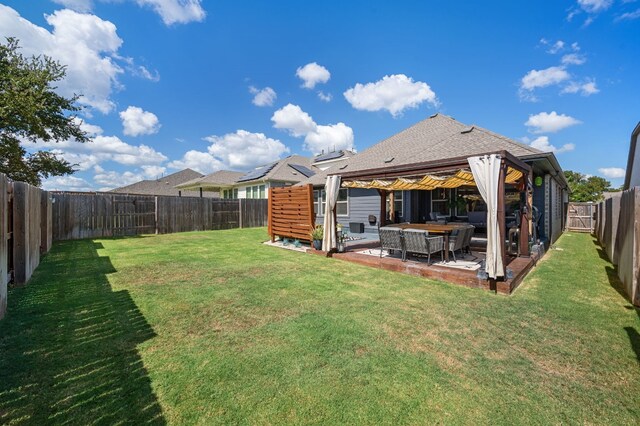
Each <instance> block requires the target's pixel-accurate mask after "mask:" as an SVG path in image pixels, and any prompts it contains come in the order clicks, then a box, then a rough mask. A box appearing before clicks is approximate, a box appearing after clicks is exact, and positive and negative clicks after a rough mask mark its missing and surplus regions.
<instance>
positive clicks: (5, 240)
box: [0, 173, 9, 320]
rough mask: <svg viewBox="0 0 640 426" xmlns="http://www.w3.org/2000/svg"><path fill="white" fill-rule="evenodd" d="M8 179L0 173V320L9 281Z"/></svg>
mask: <svg viewBox="0 0 640 426" xmlns="http://www.w3.org/2000/svg"><path fill="white" fill-rule="evenodd" d="M8 184H9V182H8V180H7V177H6V176H5V175H4V174H2V173H0V320H1V319H2V318H3V317H4V315H5V313H6V311H7V284H8V282H9V259H8V256H9V235H8V227H7V221H8V219H9V214H8V213H9V212H8V209H9V200H8V191H9V188H8Z"/></svg>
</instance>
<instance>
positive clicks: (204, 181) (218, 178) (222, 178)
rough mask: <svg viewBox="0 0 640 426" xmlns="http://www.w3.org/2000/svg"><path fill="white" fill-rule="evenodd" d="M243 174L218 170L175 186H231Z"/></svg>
mask: <svg viewBox="0 0 640 426" xmlns="http://www.w3.org/2000/svg"><path fill="white" fill-rule="evenodd" d="M242 175H244V173H243V172H233V171H231V170H218V171H217V172H213V173H210V174H208V175H206V176H204V177H199V178H197V179H192V180H189V181H187V182H184V183H182V184H180V185H177V187H178V188H189V187H192V188H199V187H202V188H219V187H228V186H233V184H235V182H236V180H238V179H239V178H240V177H241V176H242Z"/></svg>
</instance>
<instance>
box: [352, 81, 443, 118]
mask: <svg viewBox="0 0 640 426" xmlns="http://www.w3.org/2000/svg"><path fill="white" fill-rule="evenodd" d="M344 97H345V98H346V99H347V101H348V102H349V103H350V104H351V106H353V107H354V108H355V109H358V110H364V111H380V110H383V109H386V110H387V111H389V112H390V113H391V115H393V116H394V117H396V116H398V115H399V114H401V113H402V112H403V111H404V110H405V109H408V108H417V107H418V106H419V105H420V104H421V103H423V102H428V103H430V104H431V105H433V106H437V105H438V99H437V97H436V94H435V93H434V92H433V90H431V87H429V85H428V84H427V83H424V82H421V81H413V79H412V78H410V77H407V76H406V75H404V74H395V75H385V76H384V77H383V78H382V79H381V80H378V81H376V82H375V83H367V84H360V83H357V84H356V85H355V86H354V87H352V88H350V89H348V90H347V91H346V92H344Z"/></svg>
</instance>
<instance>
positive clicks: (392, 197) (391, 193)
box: [385, 191, 396, 223]
mask: <svg viewBox="0 0 640 426" xmlns="http://www.w3.org/2000/svg"><path fill="white" fill-rule="evenodd" d="M385 199H386V197H385ZM395 201H396V196H395V193H394V191H389V220H390V221H391V222H394V223H395V221H396V207H395Z"/></svg>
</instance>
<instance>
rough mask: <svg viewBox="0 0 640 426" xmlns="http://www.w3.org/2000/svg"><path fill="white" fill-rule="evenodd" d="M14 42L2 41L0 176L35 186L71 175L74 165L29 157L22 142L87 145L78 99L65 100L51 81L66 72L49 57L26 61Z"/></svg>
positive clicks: (49, 156)
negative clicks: (45, 180) (51, 179)
mask: <svg viewBox="0 0 640 426" xmlns="http://www.w3.org/2000/svg"><path fill="white" fill-rule="evenodd" d="M19 49H20V47H19V44H18V41H17V40H16V39H14V38H7V43H6V44H2V43H0V173H4V174H6V175H7V176H9V177H10V178H11V179H14V180H19V181H23V182H27V183H30V184H32V185H36V186H39V185H40V183H41V181H42V179H43V178H48V177H49V176H62V175H67V174H71V173H73V172H74V169H73V165H72V164H70V163H69V162H67V161H66V160H64V159H62V158H59V157H58V156H56V155H55V154H54V153H52V152H49V151H37V152H33V153H28V152H27V150H26V149H25V148H24V147H23V146H22V145H21V144H20V142H21V141H25V140H27V141H31V142H36V141H44V142H60V141H64V140H67V139H75V140H76V141H78V142H87V141H88V140H89V137H88V136H87V134H86V133H85V132H84V131H83V130H82V129H81V128H80V122H79V120H77V119H76V117H75V115H73V113H74V112H76V111H79V110H80V107H79V106H77V105H76V101H77V100H78V96H74V97H72V98H70V99H67V98H65V97H63V96H60V95H58V94H57V93H56V92H55V89H56V87H55V86H53V83H55V82H57V81H60V80H62V79H63V78H64V76H65V73H66V69H65V67H64V66H63V65H61V64H60V63H58V62H56V61H54V60H53V59H51V58H49V57H47V56H33V57H30V58H25V57H24V56H23V55H22V54H21V53H20V52H19Z"/></svg>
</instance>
